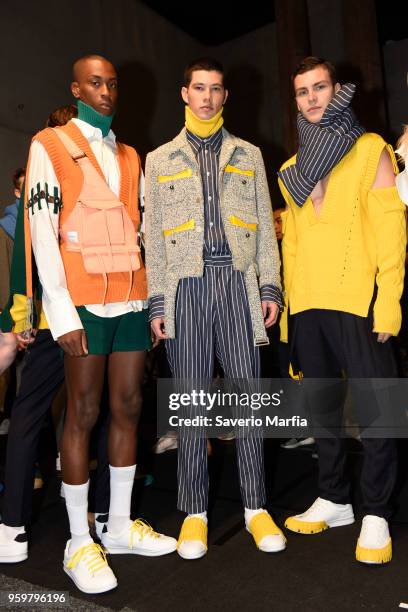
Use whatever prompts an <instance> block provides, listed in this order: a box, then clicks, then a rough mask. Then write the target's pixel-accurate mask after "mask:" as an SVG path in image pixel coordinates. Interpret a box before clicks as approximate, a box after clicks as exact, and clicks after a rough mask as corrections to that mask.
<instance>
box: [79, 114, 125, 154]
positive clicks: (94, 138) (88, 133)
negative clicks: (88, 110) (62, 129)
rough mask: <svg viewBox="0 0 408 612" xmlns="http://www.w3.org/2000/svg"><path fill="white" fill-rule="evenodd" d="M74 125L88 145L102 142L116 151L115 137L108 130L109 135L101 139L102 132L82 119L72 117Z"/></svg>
mask: <svg viewBox="0 0 408 612" xmlns="http://www.w3.org/2000/svg"><path fill="white" fill-rule="evenodd" d="M71 121H73V122H74V123H75V125H76V126H77V127H78V128H79V129H80V130H81V132H82V134H83V135H84V136H85V138H86V139H87V141H88V142H89V143H92V142H102V141H103V142H104V143H105V144H107V145H109V146H110V147H111V149H112V150H113V151H116V136H115V134H114V133H113V132H112V130H109V133H108V135H107V136H105V138H103V137H102V131H101V129H100V128H98V127H94V126H93V125H91V124H90V123H87V122H86V121H82V119H77V118H76V117H74V118H73V119H71Z"/></svg>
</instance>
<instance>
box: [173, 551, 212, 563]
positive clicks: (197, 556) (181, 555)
mask: <svg viewBox="0 0 408 612" xmlns="http://www.w3.org/2000/svg"><path fill="white" fill-rule="evenodd" d="M177 553H178V555H179V556H180V557H181V558H182V559H185V560H186V561H194V560H195V559H202V558H203V557H204V556H205V555H206V554H207V550H204V551H203V552H202V553H200V554H199V555H195V556H194V557H189V556H187V555H183V554H182V553H181V552H180V551H179V550H177Z"/></svg>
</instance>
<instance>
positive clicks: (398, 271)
mask: <svg viewBox="0 0 408 612" xmlns="http://www.w3.org/2000/svg"><path fill="white" fill-rule="evenodd" d="M293 85H294V90H295V99H296V103H297V108H298V110H299V114H298V131H299V150H298V153H297V155H296V156H294V157H292V158H291V159H289V160H288V161H287V162H286V163H285V164H284V165H283V166H282V168H281V169H280V172H279V184H280V188H281V191H282V194H283V196H284V198H285V201H286V203H287V210H286V211H285V212H284V213H283V214H282V217H283V233H284V238H283V264H284V281H285V289H286V305H287V307H288V310H289V312H290V315H291V316H292V324H291V326H290V329H291V338H290V346H291V351H292V353H291V354H292V359H294V360H295V359H296V361H297V365H298V366H299V368H300V369H301V370H302V372H303V374H304V376H305V377H308V378H333V379H336V378H337V379H339V378H341V376H342V373H346V375H347V376H348V377H349V378H386V377H394V376H397V372H396V365H395V361H394V356H393V351H392V346H391V343H390V341H389V339H390V337H391V336H396V335H397V334H398V331H399V328H400V324H401V309H400V304H399V300H400V297H401V292H402V287H403V277H404V259H405V244H406V233H405V232H406V230H405V217H404V206H403V204H402V202H401V200H400V199H399V197H398V193H397V190H396V187H395V173H396V172H397V167H396V164H395V158H394V156H393V153H392V151H391V150H390V148H389V147H388V146H387V144H386V143H385V142H384V140H383V139H382V138H381V137H380V136H378V135H377V134H369V133H364V129H363V128H362V127H361V125H360V124H359V123H358V121H357V119H356V117H355V115H354V114H353V111H352V110H351V108H350V101H351V99H352V97H353V95H354V90H355V86H354V85H352V84H346V85H343V86H340V84H339V83H337V79H336V76H335V69H334V67H333V66H332V64H330V63H329V62H327V61H325V60H323V59H321V58H316V57H308V58H305V59H304V60H303V61H302V62H301V64H300V65H299V66H298V67H297V69H296V71H295V73H294V75H293ZM342 404H343V402H342V399H341V397H340V395H337V394H335V398H334V406H335V408H334V412H332V413H331V414H332V416H333V415H334V417H335V418H334V420H335V421H336V423H337V424H338V425H339V427H340V425H341V417H342V409H343V405H342ZM322 408H323V406H321V405H315V406H314V409H315V410H317V411H319V410H322ZM324 408H327V405H325V406H324ZM331 431H333V430H331ZM337 431H339V428H338V429H337ZM327 435H328V436H329V437H327V438H321V439H318V440H316V443H317V447H318V455H319V497H318V498H317V500H316V501H315V502H314V503H313V504H312V506H311V507H310V508H309V509H308V510H306V512H304V513H303V514H299V515H297V516H293V517H290V518H288V519H287V521H286V527H287V528H288V529H290V530H292V531H295V532H299V533H304V534H312V533H318V532H321V531H323V530H325V529H327V528H329V527H338V526H341V525H348V524H350V523H353V522H354V515H353V508H352V506H351V504H350V494H349V484H348V483H347V482H346V481H345V480H344V475H343V471H344V470H343V468H344V462H345V451H344V447H343V442H344V441H343V440H342V439H341V437H340V435H338V434H337V433H330V432H328V434H327ZM362 445H363V448H364V465H363V470H362V476H361V487H362V493H363V502H364V510H365V516H364V519H363V523H362V529H361V533H360V537H359V540H358V542H357V548H356V558H357V560H359V561H361V562H364V563H371V564H372V563H386V562H388V561H390V560H391V557H392V548H391V538H390V535H389V530H388V522H387V520H388V518H389V515H390V497H391V494H392V490H393V487H394V483H395V475H396V451H395V444H394V441H393V440H391V439H387V440H384V439H378V438H377V439H372V438H367V437H362Z"/></svg>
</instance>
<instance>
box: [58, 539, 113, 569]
mask: <svg viewBox="0 0 408 612" xmlns="http://www.w3.org/2000/svg"><path fill="white" fill-rule="evenodd" d="M82 560H83V561H84V563H85V565H86V567H87V569H88V571H89V572H90V573H91V574H92V575H93V574H96V572H99V571H100V570H102V569H104V568H105V567H106V566H107V565H108V562H107V560H106V554H105V551H104V550H103V548H102V547H101V546H100V545H99V544H96V542H92V543H91V544H87V545H86V546H81V548H78V550H77V551H76V553H74V554H73V555H72V557H71V558H70V560H69V561H68V563H67V567H68V569H74V568H75V567H76V566H77V565H78V563H79V562H80V561H82Z"/></svg>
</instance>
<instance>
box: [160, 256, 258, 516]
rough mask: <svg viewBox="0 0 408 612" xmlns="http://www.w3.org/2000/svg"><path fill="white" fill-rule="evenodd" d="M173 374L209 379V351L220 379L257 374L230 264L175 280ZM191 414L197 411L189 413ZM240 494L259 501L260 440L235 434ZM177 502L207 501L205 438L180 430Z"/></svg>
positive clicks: (183, 506)
mask: <svg viewBox="0 0 408 612" xmlns="http://www.w3.org/2000/svg"><path fill="white" fill-rule="evenodd" d="M166 350H167V357H168V361H169V365H170V368H171V371H172V374H173V377H174V378H177V379H190V380H191V379H195V380H197V379H200V380H207V381H210V380H211V379H212V377H213V371H214V355H215V354H216V355H217V358H218V360H219V362H220V364H221V366H222V369H223V371H224V376H225V378H226V379H248V378H259V375H260V359H259V349H258V348H257V347H255V346H254V339H253V333H252V323H251V319H250V314H249V305H248V299H247V294H246V289H245V284H244V277H243V274H242V273H241V272H237V271H234V270H233V268H232V265H231V264H227V265H226V264H224V265H222V264H218V265H213V264H210V265H206V266H205V270H204V276H203V278H184V279H181V280H180V283H179V286H178V292H177V301H176V338H175V339H174V340H166ZM195 414H197V413H195ZM236 449H237V462H238V471H239V481H240V489H241V495H242V499H243V503H244V506H245V507H246V508H251V509H256V508H260V507H261V506H263V505H264V503H265V482H264V480H265V475H264V459H263V440H262V438H261V437H259V435H258V436H256V435H255V436H254V435H252V436H251V435H248V436H246V437H239V436H237V437H236ZM177 505H178V508H179V510H182V511H184V512H187V513H189V514H195V513H199V512H205V511H206V510H207V506H208V466H207V441H206V439H205V436H204V435H203V436H201V437H200V436H197V435H188V434H184V433H183V431H182V430H180V437H179V447H178V504H177Z"/></svg>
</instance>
